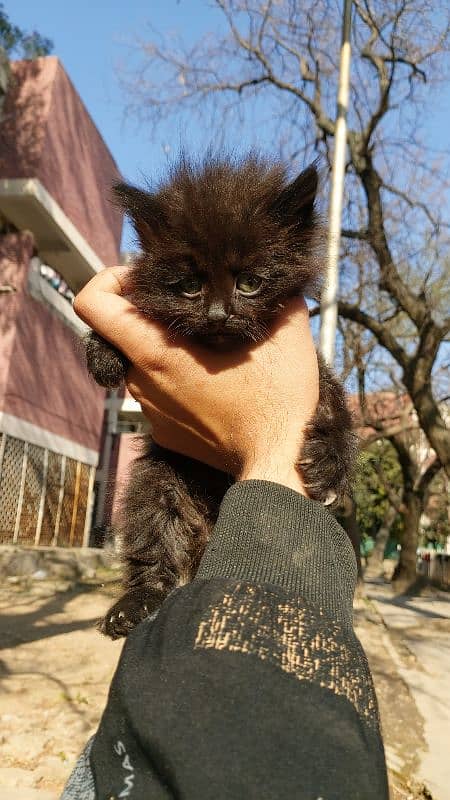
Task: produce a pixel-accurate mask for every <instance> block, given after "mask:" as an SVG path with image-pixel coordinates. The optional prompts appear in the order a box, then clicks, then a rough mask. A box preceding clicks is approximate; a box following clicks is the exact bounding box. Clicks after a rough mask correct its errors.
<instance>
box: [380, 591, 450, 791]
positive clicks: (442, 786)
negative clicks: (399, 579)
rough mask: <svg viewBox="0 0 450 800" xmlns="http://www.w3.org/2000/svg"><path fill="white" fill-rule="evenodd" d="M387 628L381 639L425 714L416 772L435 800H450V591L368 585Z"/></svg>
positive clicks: (420, 711) (423, 715) (418, 706)
mask: <svg viewBox="0 0 450 800" xmlns="http://www.w3.org/2000/svg"><path fill="white" fill-rule="evenodd" d="M367 594H368V597H369V598H370V599H371V600H372V601H373V602H374V604H375V606H376V609H377V611H378V612H379V613H380V614H381V616H382V618H383V620H384V623H385V625H386V628H387V634H388V635H386V636H385V643H386V646H387V649H388V652H389V653H390V655H391V658H392V661H393V663H394V664H395V667H396V669H397V672H398V674H399V675H400V676H401V677H402V678H403V680H404V681H405V683H406V684H407V686H408V688H409V691H410V693H411V694H412V697H413V699H414V701H415V703H416V706H417V709H418V712H419V714H420V715H421V717H422V720H423V736H424V740H425V748H423V749H419V751H418V764H417V767H416V772H417V775H418V776H420V777H421V778H422V779H423V780H424V781H425V783H426V785H427V786H428V787H429V789H430V790H431V792H432V793H433V796H436V798H438V800H450V758H449V754H450V689H449V675H450V637H449V633H450V595H448V594H445V593H443V592H438V591H436V590H433V589H429V590H425V592H424V593H422V594H421V596H419V597H394V596H393V594H392V592H391V591H390V588H389V587H388V586H386V585H377V584H372V585H369V586H368V587H367Z"/></svg>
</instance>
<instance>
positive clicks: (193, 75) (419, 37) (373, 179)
mask: <svg viewBox="0 0 450 800" xmlns="http://www.w3.org/2000/svg"><path fill="white" fill-rule="evenodd" d="M215 6H216V8H217V10H218V12H220V15H221V18H222V22H223V25H222V29H221V30H222V32H221V33H218V34H217V35H213V34H208V35H207V36H205V37H204V38H203V39H201V40H199V41H198V42H197V43H196V44H194V45H193V46H190V47H187V46H185V45H183V42H182V41H180V40H178V39H174V38H165V39H164V38H162V39H161V37H158V35H157V34H156V33H154V34H152V36H151V41H150V42H142V43H141V61H140V68H139V70H138V71H137V72H135V74H134V75H133V76H132V78H131V79H130V81H129V84H128V87H129V88H131V97H132V106H133V107H134V109H135V111H137V112H138V113H139V114H140V116H141V118H143V119H145V120H147V121H150V122H151V123H153V124H154V125H158V124H159V123H160V121H161V120H162V119H164V118H165V117H167V116H170V117H171V118H172V119H173V120H174V119H175V118H178V120H180V119H183V118H184V119H186V117H187V118H190V117H191V115H192V114H200V115H202V116H203V118H207V119H208V122H209V130H215V131H219V130H221V129H223V128H224V127H226V126H227V125H228V127H233V126H236V123H241V122H243V121H244V122H245V121H247V122H248V121H251V120H252V119H253V120H258V121H259V125H260V124H261V119H262V118H263V117H264V116H265V129H266V131H269V132H271V134H272V139H273V145H274V147H275V148H276V149H277V150H278V151H279V152H280V153H281V154H282V155H284V156H285V157H288V158H290V159H292V160H293V161H295V160H298V159H302V160H304V159H306V158H307V157H309V156H310V155H311V154H312V152H313V151H314V152H318V153H321V154H322V156H323V158H324V160H325V161H326V162H327V163H328V164H329V163H330V162H331V155H332V148H333V141H334V134H335V123H334V112H335V97H336V85H337V59H338V53H339V47H338V44H339V31H340V16H341V8H340V3H338V2H334V1H333V0H314V1H313V0H306V2H302V3H300V2H298V1H296V0H215ZM352 35H353V53H354V56H353V62H352V77H351V111H350V114H349V120H348V121H349V131H348V162H347V165H346V170H347V203H346V210H345V223H344V230H343V235H344V237H345V238H344V241H343V253H342V265H343V267H342V275H341V296H340V300H339V314H340V316H341V319H342V320H347V321H348V322H350V323H352V324H353V330H355V328H354V326H355V325H356V326H357V328H358V329H359V332H360V334H359V335H360V338H361V340H362V341H363V342H364V341H367V340H368V339H369V340H373V342H374V343H375V344H376V348H375V349H376V351H377V352H378V355H377V360H378V369H377V370H375V371H372V372H371V387H372V388H373V387H374V386H377V385H382V384H383V382H384V386H386V382H387V381H388V380H389V382H390V383H391V382H392V378H393V379H394V380H395V382H396V383H400V384H401V387H402V392H404V393H407V395H408V396H409V398H410V400H411V403H412V405H413V408H414V410H415V414H416V417H417V422H418V425H419V426H420V428H421V429H422V431H423V432H424V434H425V435H426V437H427V439H428V442H429V443H430V445H431V447H432V448H433V450H434V452H435V453H436V457H437V460H438V463H439V465H441V466H442V467H443V468H444V469H445V470H446V472H447V474H448V475H450V432H449V430H448V428H447V426H446V424H445V419H444V415H443V412H442V403H441V399H442V398H441V397H440V396H439V391H440V386H439V382H437V381H436V380H435V377H436V374H437V371H438V369H439V366H440V364H441V363H442V346H443V343H444V342H445V341H446V337H448V333H449V330H450V317H448V316H447V314H448V310H446V307H445V303H444V302H443V297H442V293H441V292H440V291H439V287H442V285H443V279H444V273H445V271H446V270H447V271H448V264H449V263H450V262H449V260H448V253H449V226H448V221H446V220H445V214H446V212H447V211H448V208H447V207H446V206H445V203H443V197H444V193H445V190H446V188H447V186H448V184H447V173H448V167H449V159H448V153H438V152H436V151H435V150H433V149H432V147H431V146H429V145H428V143H427V128H426V125H425V124H424V120H427V119H428V118H429V115H430V114H432V111H433V104H435V103H436V102H438V100H439V87H440V85H441V82H442V81H443V80H445V77H446V76H445V73H446V71H447V72H448V66H449V61H448V53H449V44H450V10H449V7H448V3H447V2H446V0H441V2H439V0H438V2H431V0H389V1H388V2H386V1H385V0H354V25H353V34H352ZM380 348H381V352H382V353H383V354H384V355H382V356H381V357H380V355H379V352H380ZM360 361H361V360H360ZM362 363H363V362H362V361H361V363H360V366H359V367H358V365H357V364H356V365H355V366H356V374H357V376H358V369H359V370H360V373H361V364H362ZM372 366H373V365H372ZM358 379H359V381H360V382H361V374H359V378H358ZM447 394H448V391H447ZM399 435H400V434H399ZM396 446H397V445H396ZM397 452H398V453H399V458H400V461H401V462H402V458H406V456H405V451H404V449H403V450H402V444H401V442H400V441H399V443H398V448H397ZM402 463H403V462H402ZM410 466H411V465H409V466H408V467H406V462H405V470H406V471H405V475H406V472H407V471H408V469H409V467H410ZM416 478H417V476H416V477H415V478H414V480H413V479H412V478H411V480H410V481H409V478H408V481H409V483H410V484H411V485H413V484H414V485H415V486H416V488H415V489H414V492H413V494H414V493H417V490H418V489H417V485H416V483H417V481H416ZM408 481H407V484H405V498H406V495H407V492H408V490H407V485H409V484H408ZM411 481H412V483H411ZM414 481H416V483H414ZM422 488H423V487H422ZM414 497H415V494H414ZM414 497H413V495H412V494H411V497H410V498H409V499H410V500H411V509H412V505H413V501H414ZM405 498H404V503H405V507H406V505H408V503H409V499H408V502H407V498H406V499H405ZM414 502H415V501H414ZM408 507H409V506H408ZM412 516H414V517H415V516H416V515H415V514H414V515H412ZM408 524H409V523H408ZM411 525H413V526H414V525H415V522H414V521H411ZM416 531H417V526H416Z"/></svg>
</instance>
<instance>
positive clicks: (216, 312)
mask: <svg viewBox="0 0 450 800" xmlns="http://www.w3.org/2000/svg"><path fill="white" fill-rule="evenodd" d="M317 183H318V176H317V169H316V166H315V165H314V164H313V165H312V166H310V167H308V168H307V169H306V170H305V171H304V172H302V173H301V175H299V176H298V178H297V179H296V180H294V181H293V182H292V183H289V182H288V181H287V179H286V170H285V169H284V168H283V167H282V166H280V165H273V164H270V163H268V162H266V161H264V160H262V159H260V158H257V157H255V156H251V157H249V158H247V159H245V160H243V161H240V162H237V161H233V160H231V159H222V160H219V159H212V158H210V157H208V158H207V159H205V161H204V162H202V163H201V164H193V163H190V162H188V161H187V160H186V159H185V158H183V159H182V160H181V161H180V163H179V164H178V166H176V167H175V168H174V169H173V170H172V172H171V174H170V175H169V178H168V180H167V182H165V183H163V184H162V185H160V186H159V187H158V188H157V190H156V191H143V190H141V189H137V188H134V187H132V186H128V185H126V184H119V185H118V186H116V187H115V195H116V198H117V200H118V202H119V203H120V205H121V206H122V207H123V208H124V210H125V211H126V212H127V213H128V214H129V216H130V217H131V219H132V221H133V224H134V227H135V229H136V232H137V234H138V237H139V241H140V245H141V248H142V255H140V256H139V257H138V258H137V259H136V261H135V264H134V266H133V268H132V273H131V281H130V285H131V298H132V300H133V302H134V303H135V305H136V306H137V307H138V308H139V309H140V310H141V311H143V312H144V313H145V314H148V316H149V317H151V318H152V319H157V320H161V321H162V322H163V323H164V324H165V325H166V326H167V328H168V329H169V330H170V331H173V332H174V333H177V334H181V335H183V336H192V337H195V338H197V339H200V340H201V341H202V342H203V343H204V344H206V345H207V346H209V347H212V348H222V347H224V346H226V347H238V346H239V344H240V343H241V342H242V341H246V340H247V341H248V340H251V341H255V342H257V341H260V340H262V339H263V338H265V337H266V336H268V335H269V331H270V322H271V320H273V318H274V317H275V316H276V315H278V314H280V313H282V310H283V306H284V302H285V301H286V300H287V299H288V298H289V297H291V296H293V295H297V294H300V293H302V294H307V295H310V296H315V295H316V294H317V292H318V288H319V284H320V278H321V271H322V261H321V257H320V256H321V243H323V239H324V232H323V228H322V226H321V225H320V223H319V221H318V218H317V214H316V211H315V199H316V192H317ZM87 363H88V369H89V371H90V372H91V373H92V375H93V376H94V378H95V379H96V380H97V382H98V383H100V385H102V386H107V387H114V386H118V385H119V384H120V383H121V381H122V380H123V378H124V375H125V372H126V369H127V361H126V359H125V358H124V356H123V355H122V354H121V353H120V352H118V351H117V350H115V349H114V348H113V347H112V346H111V345H110V344H108V343H107V342H106V341H104V340H103V339H101V338H100V337H99V336H97V335H96V334H91V335H90V337H89V339H88V342H87ZM319 367H320V398H319V405H318V408H317V411H316V413H315V415H314V417H313V419H312V420H311V422H310V424H309V426H308V428H307V430H306V438H305V442H304V445H303V449H302V452H301V453H299V459H298V463H299V467H300V468H301V470H302V474H303V478H304V482H305V485H306V488H307V490H308V492H309V494H310V496H311V497H312V498H314V499H316V500H321V501H327V500H328V501H329V500H330V499H336V500H339V499H340V498H341V497H342V496H343V495H344V494H345V493H346V492H347V490H348V482H349V475H350V472H351V468H352V465H353V460H354V456H355V451H356V440H355V437H354V434H353V433H352V431H351V418H350V414H349V412H348V410H347V407H346V403H345V396H344V391H343V389H342V386H341V385H340V383H339V382H338V381H337V379H336V378H335V377H334V376H333V375H332V373H331V372H330V370H329V369H328V368H327V367H326V366H325V364H324V363H323V361H322V360H321V359H319ZM231 482H232V478H230V476H228V475H225V474H224V473H221V472H218V471H215V470H213V469H211V468H210V467H206V466H205V465H203V464H200V463H198V462H196V461H193V460H192V459H188V458H185V457H184V456H179V455H177V454H175V453H172V452H169V451H167V450H163V449H162V448H160V447H158V446H156V445H155V444H154V443H152V442H151V439H148V440H147V441H146V448H145V452H144V454H143V455H142V456H141V457H140V458H138V459H137V460H136V461H135V462H134V464H133V467H132V473H131V479H130V482H129V485H128V488H127V490H126V494H125V498H124V507H123V513H122V519H123V521H122V524H121V526H120V531H119V534H120V537H119V538H120V544H121V552H122V556H123V560H124V564H125V574H124V588H125V592H124V594H123V596H122V597H121V599H120V600H119V601H118V602H117V603H116V604H115V605H114V606H113V607H112V608H111V609H110V611H109V612H108V614H107V615H106V617H105V619H104V620H103V621H102V623H101V626H100V627H101V630H102V631H103V632H104V633H106V634H108V635H109V636H111V637H113V638H116V637H119V636H126V635H127V633H128V632H129V631H130V630H131V629H132V628H133V627H134V626H135V625H136V624H137V622H139V621H140V620H141V619H142V618H143V617H145V616H146V615H147V614H149V613H151V612H152V611H153V610H154V609H155V608H157V607H158V606H159V605H160V604H161V602H162V601H163V599H164V598H165V597H166V596H167V594H168V593H169V592H170V591H171V590H172V589H173V588H175V587H176V586H179V585H180V584H182V583H186V582H188V581H190V580H191V579H192V577H193V576H194V575H195V572H196V570H197V567H198V564H199V561H200V558H201V556H202V554H203V551H204V549H205V545H206V543H207V541H208V538H209V535H210V532H211V528H212V526H213V525H214V522H215V520H216V517H217V512H218V507H219V505H220V502H221V500H222V497H223V495H224V493H225V491H226V489H227V487H228V486H229V485H230V483H231Z"/></svg>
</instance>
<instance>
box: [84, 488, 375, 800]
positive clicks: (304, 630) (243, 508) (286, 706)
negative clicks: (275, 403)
mask: <svg viewBox="0 0 450 800" xmlns="http://www.w3.org/2000/svg"><path fill="white" fill-rule="evenodd" d="M355 581H356V565H355V560H354V554H353V551H352V548H351V545H350V543H349V541H348V539H347V536H346V535H345V533H344V531H343V530H342V528H340V526H339V525H338V524H337V522H336V521H335V520H334V518H333V517H332V515H331V514H330V513H329V512H328V511H327V509H326V508H324V507H323V506H322V505H320V504H318V503H315V502H313V501H311V500H307V499H305V498H304V497H302V496H301V495H299V494H297V493H296V492H294V491H292V490H290V489H287V488H286V487H283V486H279V485H277V484H274V483H269V482H266V481H245V482H241V483H237V484H235V485H234V486H232V487H231V488H230V490H229V491H228V493H227V495H226V496H225V498H224V500H223V503H222V506H221V511H220V516H219V519H218V522H217V524H216V526H215V529H214V532H213V535H212V538H211V540H210V542H209V544H208V547H207V549H206V552H205V554H204V557H203V559H202V562H201V564H200V568H199V570H198V573H197V576H196V579H195V580H194V581H193V582H192V583H191V584H189V585H187V586H184V587H182V588H180V589H178V590H176V591H175V592H173V593H172V595H170V597H169V598H168V599H167V600H166V601H165V603H164V604H163V606H162V608H161V610H160V612H159V613H158V615H157V617H156V618H155V619H151V620H146V621H144V622H143V623H141V625H139V626H138V627H137V628H136V629H135V630H134V631H133V632H132V633H131V634H130V636H129V638H128V639H127V641H126V643H125V646H124V649H123V652H122V656H121V660H120V663H119V666H118V669H117V672H116V675H115V677H114V679H113V682H112V685H111V690H110V694H109V699H108V704H107V707H106V710H105V712H104V714H103V718H102V720H101V723H100V727H99V730H98V732H97V734H96V736H95V738H94V741H93V743H92V746H91V750H90V767H91V771H92V776H93V779H94V784H95V797H96V798H100V799H101V800H106V799H107V798H108V799H109V798H122V797H130V798H132V800H144V798H145V800H149V799H150V798H158V799H159V798H183V800H184V799H186V800H191V798H192V800H207V799H209V798H211V800H213V799H214V800H238V798H239V799H240V798H255V800H256V798H258V800H261V799H263V798H265V799H267V800H279V799H280V798H291V797H292V798H300V800H317V799H318V798H323V800H349V799H350V798H351V800H372V799H373V800H384V799H385V798H387V797H388V790H387V779H386V768H385V761H384V753H383V746H382V742H381V737H380V730H379V721H378V712H377V705H376V699H375V695H374V690H373V686H372V680H371V676H370V672H369V669H368V665H367V661H366V658H365V655H364V653H363V651H362V649H361V646H360V644H359V642H358V640H357V639H356V637H355V634H354V632H353V627H352V598H353V591H354V586H355ZM81 796H82V795H80V797H81ZM70 797H72V795H70Z"/></svg>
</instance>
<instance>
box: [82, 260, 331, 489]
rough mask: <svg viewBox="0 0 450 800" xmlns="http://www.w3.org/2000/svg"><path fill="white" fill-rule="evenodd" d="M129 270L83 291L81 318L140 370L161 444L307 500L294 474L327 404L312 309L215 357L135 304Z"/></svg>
mask: <svg viewBox="0 0 450 800" xmlns="http://www.w3.org/2000/svg"><path fill="white" fill-rule="evenodd" d="M127 274H128V269H127V268H125V267H112V268H109V269H105V270H104V271H102V272H101V273H99V274H97V275H96V276H95V277H94V278H92V280H91V281H89V283H88V284H87V285H86V286H85V287H84V289H82V290H81V292H80V293H79V294H78V295H77V297H76V298H75V301H74V309H75V311H76V313H77V314H78V316H79V317H81V319H83V320H84V322H86V323H87V324H88V325H90V327H91V328H93V329H94V330H95V331H96V332H97V333H98V334H100V335H101V336H103V337H104V338H105V339H107V340H108V341H109V342H111V344H113V345H114V346H115V347H117V348H118V349H119V350H120V351H121V352H123V353H124V354H125V355H126V356H127V358H128V359H129V360H130V362H131V363H132V366H131V368H130V370H129V373H128V376H127V386H128V389H129V391H130V393H131V394H132V395H133V397H135V399H136V400H138V401H139V403H140V404H141V406H142V410H143V412H144V414H145V416H146V417H147V418H148V419H149V420H150V422H151V426H152V438H153V439H154V440H155V442H157V443H158V444H159V445H161V446H162V447H166V448H168V449H169V450H174V451H177V452H179V453H182V454H184V455H186V456H190V457H191V458H195V459H198V460H199V461H203V462H204V463H206V464H210V465H211V466H213V467H215V468H217V469H220V470H223V471H225V472H229V473H230V474H232V475H234V476H235V478H236V479H239V480H245V479H249V478H259V479H265V480H271V481H275V482H277V483H282V484H284V485H286V486H290V487H291V488H293V489H296V490H297V491H299V492H302V493H303V494H306V492H305V490H304V487H303V483H302V480H301V475H300V474H299V472H298V470H297V469H296V467H295V464H296V462H297V461H298V456H299V453H300V449H301V444H302V437H303V431H304V428H305V425H306V424H307V423H308V422H309V420H310V419H311V417H312V415H313V414H314V411H315V408H316V405H317V402H318V397H319V380H318V366H317V356H316V351H315V347H314V344H313V340H312V336H311V332H310V328H309V316H308V310H307V307H306V304H305V302H304V300H302V299H295V300H292V301H290V302H289V303H288V304H286V309H285V313H284V314H283V317H282V319H279V320H277V321H276V322H275V323H274V325H273V330H272V334H271V337H270V338H269V339H267V340H265V341H264V342H261V343H258V344H256V345H255V344H251V345H250V344H244V345H242V346H241V347H240V348H239V350H238V351H233V352H215V351H211V350H208V349H206V348H204V347H202V346H200V345H199V344H197V343H196V342H193V341H186V340H183V339H179V338H171V337H170V336H169V334H168V333H167V331H166V330H165V329H164V328H163V327H162V326H161V325H160V324H159V323H156V322H153V321H151V320H149V319H147V318H146V317H145V316H144V315H143V314H142V313H141V312H139V311H138V310H137V309H136V308H135V306H133V305H132V303H131V302H130V301H129V300H127V299H126V296H124V295H126V289H127Z"/></svg>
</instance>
